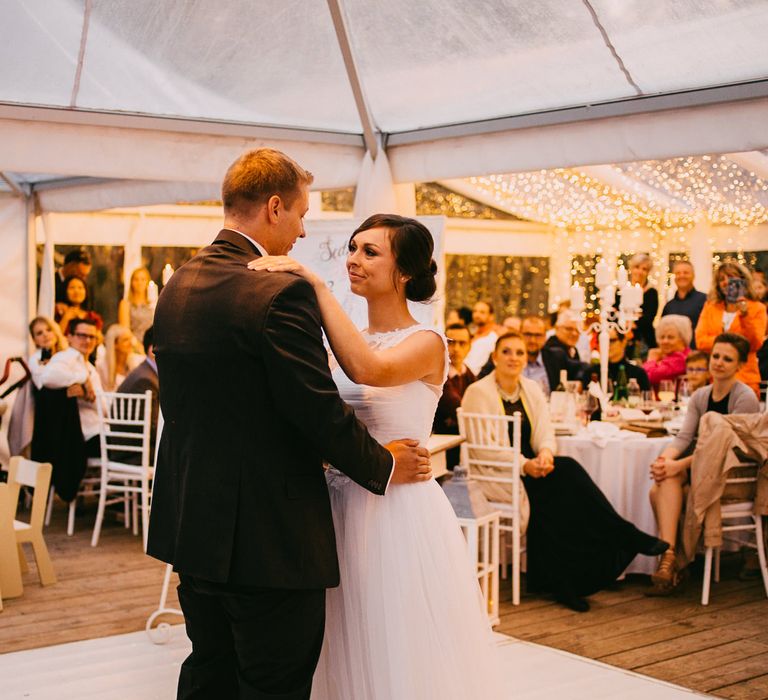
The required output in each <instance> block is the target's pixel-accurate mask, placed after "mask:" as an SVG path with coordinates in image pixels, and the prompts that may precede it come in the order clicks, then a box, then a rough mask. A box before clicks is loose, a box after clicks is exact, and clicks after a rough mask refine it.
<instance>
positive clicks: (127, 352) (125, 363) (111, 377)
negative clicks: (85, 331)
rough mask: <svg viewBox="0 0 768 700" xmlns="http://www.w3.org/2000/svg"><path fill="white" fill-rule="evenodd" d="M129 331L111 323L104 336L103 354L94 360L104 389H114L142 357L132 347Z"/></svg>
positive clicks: (131, 336) (136, 365) (140, 361)
mask: <svg viewBox="0 0 768 700" xmlns="http://www.w3.org/2000/svg"><path fill="white" fill-rule="evenodd" d="M132 342H133V335H132V334H131V331H130V330H129V329H128V328H126V327H125V326H121V325H120V324H119V323H113V324H112V325H111V326H110V327H109V329H108V330H107V334H106V336H105V338H104V349H105V352H104V355H102V356H101V357H99V359H98V360H96V369H97V370H98V372H99V376H100V377H101V385H102V387H103V388H104V391H115V390H116V389H117V387H119V386H120V384H122V382H123V380H124V379H125V378H126V377H127V376H128V374H129V373H130V372H131V371H132V370H134V369H136V367H138V366H139V365H140V364H141V363H142V362H143V361H144V357H143V356H142V355H139V354H138V353H136V352H133V349H132Z"/></svg>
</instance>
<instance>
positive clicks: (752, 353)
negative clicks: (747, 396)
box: [696, 260, 766, 396]
mask: <svg viewBox="0 0 768 700" xmlns="http://www.w3.org/2000/svg"><path fill="white" fill-rule="evenodd" d="M737 285H738V286H737ZM729 286H730V287H731V288H732V289H734V288H735V289H736V291H737V293H739V294H741V296H739V297H738V298H737V299H735V300H734V299H733V297H731V296H729V293H728V290H729ZM765 331H766V310H765V305H764V304H763V303H762V302H760V301H758V300H757V295H756V294H755V290H754V287H753V285H752V275H751V273H750V272H749V270H748V269H747V268H746V267H744V265H741V264H739V263H737V262H733V261H731V260H726V261H725V262H723V263H721V264H720V266H719V267H718V268H717V270H716V271H715V273H714V274H713V275H712V288H711V289H710V292H709V297H708V299H707V303H706V304H704V308H703V309H702V310H701V316H700V317H699V323H698V325H697V326H696V347H697V348H698V349H699V350H704V352H711V350H712V345H713V343H714V339H715V338H716V337H718V336H719V335H720V334H721V333H723V332H726V333H738V334H739V335H742V336H744V337H745V338H746V339H747V342H748V343H749V357H748V358H747V361H746V362H745V363H744V365H743V366H742V368H741V370H740V371H739V376H738V377H737V379H738V380H739V381H742V382H744V383H745V384H746V385H748V386H750V387H751V388H752V390H753V391H754V392H755V395H756V396H759V394H760V369H759V366H758V362H757V351H758V350H760V348H761V347H762V345H763V342H764V341H765Z"/></svg>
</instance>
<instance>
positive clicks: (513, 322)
mask: <svg viewBox="0 0 768 700" xmlns="http://www.w3.org/2000/svg"><path fill="white" fill-rule="evenodd" d="M522 322H523V319H521V318H520V317H519V316H507V317H506V318H505V319H504V320H503V321H502V322H501V325H502V328H504V332H505V333H506V332H507V331H516V332H517V333H519V332H520V326H521V324H522Z"/></svg>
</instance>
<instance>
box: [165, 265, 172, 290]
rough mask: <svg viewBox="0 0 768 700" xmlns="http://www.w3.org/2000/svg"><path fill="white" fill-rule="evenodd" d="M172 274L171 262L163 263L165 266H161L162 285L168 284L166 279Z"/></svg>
mask: <svg viewBox="0 0 768 700" xmlns="http://www.w3.org/2000/svg"><path fill="white" fill-rule="evenodd" d="M172 276H173V268H172V267H171V263H165V267H164V268H163V287H165V285H166V284H168V280H169V279H171V277H172Z"/></svg>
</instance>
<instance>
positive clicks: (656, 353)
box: [647, 348, 661, 362]
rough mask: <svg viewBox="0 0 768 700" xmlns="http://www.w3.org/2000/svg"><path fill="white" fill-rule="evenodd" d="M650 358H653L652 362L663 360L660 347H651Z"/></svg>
mask: <svg viewBox="0 0 768 700" xmlns="http://www.w3.org/2000/svg"><path fill="white" fill-rule="evenodd" d="M647 359H648V360H651V361H652V362H658V361H659V360H661V350H659V348H651V349H650V350H649V351H648V358H647Z"/></svg>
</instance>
